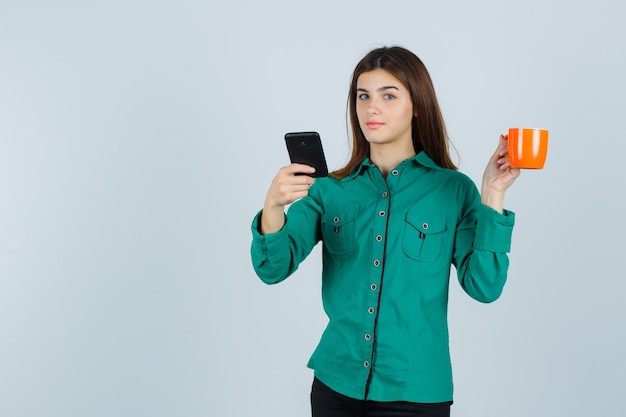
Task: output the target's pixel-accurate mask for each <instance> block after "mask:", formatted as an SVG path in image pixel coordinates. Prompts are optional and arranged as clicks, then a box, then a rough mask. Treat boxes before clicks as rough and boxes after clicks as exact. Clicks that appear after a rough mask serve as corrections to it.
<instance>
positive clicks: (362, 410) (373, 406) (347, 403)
mask: <svg viewBox="0 0 626 417" xmlns="http://www.w3.org/2000/svg"><path fill="white" fill-rule="evenodd" d="M451 405H452V401H448V402H445V403H433V404H426V403H411V402H406V401H393V402H378V401H369V400H367V401H364V400H355V399H354V398H350V397H346V396H345V395H341V394H339V393H338V392H335V391H333V390H332V389H330V388H329V387H327V386H326V385H324V383H323V382H321V381H320V380H319V379H317V378H315V379H314V380H313V387H312V388H311V413H312V416H313V417H450V406H451Z"/></svg>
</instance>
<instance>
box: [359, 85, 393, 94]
mask: <svg viewBox="0 0 626 417" xmlns="http://www.w3.org/2000/svg"><path fill="white" fill-rule="evenodd" d="M385 90H398V91H400V89H399V88H398V87H396V86H393V85H386V86H384V87H380V88H378V89H376V91H378V92H381V91H385ZM356 91H363V92H364V93H369V91H367V89H366V88H357V89H356Z"/></svg>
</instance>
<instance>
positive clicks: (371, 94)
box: [356, 69, 414, 147]
mask: <svg viewBox="0 0 626 417" xmlns="http://www.w3.org/2000/svg"><path fill="white" fill-rule="evenodd" d="M356 94H357V96H356V114H357V117H358V119H359V126H360V127H361V130H362V131H363V134H364V135H365V139H367V141H368V142H369V143H370V146H378V145H381V146H382V145H392V144H393V145H400V146H404V147H406V146H408V145H409V144H410V146H413V141H412V134H411V122H412V120H413V113H414V112H413V103H412V102H411V95H410V93H409V90H407V89H406V88H405V87H404V86H403V85H402V83H401V82H400V81H399V80H398V79H397V78H396V77H394V76H393V75H391V74H390V73H389V72H387V71H385V70H383V69H376V70H373V71H369V72H364V73H363V74H361V75H360V76H359V78H358V79H357V92H356Z"/></svg>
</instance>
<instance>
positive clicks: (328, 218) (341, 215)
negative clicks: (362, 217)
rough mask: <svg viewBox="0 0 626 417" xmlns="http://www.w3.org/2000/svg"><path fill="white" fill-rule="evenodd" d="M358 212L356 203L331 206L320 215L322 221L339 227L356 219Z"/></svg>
mask: <svg viewBox="0 0 626 417" xmlns="http://www.w3.org/2000/svg"><path fill="white" fill-rule="evenodd" d="M358 214H359V206H358V205H352V206H345V207H340V208H333V209H330V210H328V211H327V212H326V213H324V215H323V216H322V222H323V223H326V224H329V225H332V226H335V227H340V226H342V225H344V224H346V223H350V222H351V221H353V220H354V219H356V217H357V215H358Z"/></svg>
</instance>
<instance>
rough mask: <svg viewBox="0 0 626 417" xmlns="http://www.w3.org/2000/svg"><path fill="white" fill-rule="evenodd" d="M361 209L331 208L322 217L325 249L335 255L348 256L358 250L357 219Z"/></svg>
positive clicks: (347, 207) (355, 206) (354, 206)
mask: <svg viewBox="0 0 626 417" xmlns="http://www.w3.org/2000/svg"><path fill="white" fill-rule="evenodd" d="M358 214H359V207H358V206H357V205H352V206H345V207H343V206H337V207H329V208H328V210H326V212H325V213H324V215H323V216H322V238H323V240H324V247H325V248H326V249H328V251H329V252H330V253H332V254H334V255H346V254H349V253H352V252H354V250H355V249H356V226H355V221H356V217H357V215H358Z"/></svg>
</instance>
